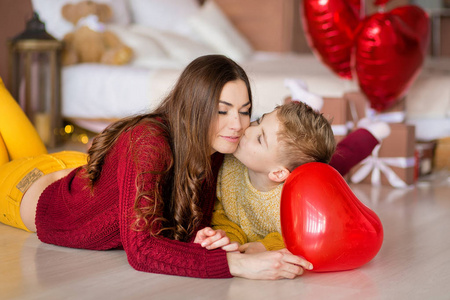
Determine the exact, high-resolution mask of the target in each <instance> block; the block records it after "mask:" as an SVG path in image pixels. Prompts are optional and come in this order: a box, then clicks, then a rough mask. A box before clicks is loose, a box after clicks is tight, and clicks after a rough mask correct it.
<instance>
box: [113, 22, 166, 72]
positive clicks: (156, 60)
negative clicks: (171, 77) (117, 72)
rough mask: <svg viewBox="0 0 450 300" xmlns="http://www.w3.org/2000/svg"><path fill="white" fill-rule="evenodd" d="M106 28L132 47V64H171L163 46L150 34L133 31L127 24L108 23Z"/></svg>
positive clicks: (146, 65)
mask: <svg viewBox="0 0 450 300" xmlns="http://www.w3.org/2000/svg"><path fill="white" fill-rule="evenodd" d="M106 29H107V30H109V31H111V32H113V33H115V34H116V35H117V37H118V38H119V39H120V40H121V41H122V42H123V43H124V44H126V45H127V46H128V47H130V48H131V49H133V52H134V53H133V54H134V55H133V60H132V62H131V64H132V65H137V66H145V67H159V66H165V65H173V63H172V64H171V63H170V61H171V60H173V59H171V58H170V57H169V54H168V53H166V51H165V50H164V48H163V47H162V46H161V45H160V44H159V43H158V42H157V41H156V40H155V39H153V38H151V37H150V36H146V35H143V34H139V33H136V32H133V31H132V30H131V29H130V27H129V26H124V25H108V26H106Z"/></svg>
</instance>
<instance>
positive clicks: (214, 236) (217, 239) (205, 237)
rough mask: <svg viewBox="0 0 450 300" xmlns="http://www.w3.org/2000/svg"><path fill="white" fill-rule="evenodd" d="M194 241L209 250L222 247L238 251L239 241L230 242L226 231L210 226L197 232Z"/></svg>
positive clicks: (226, 249) (229, 250)
mask: <svg viewBox="0 0 450 300" xmlns="http://www.w3.org/2000/svg"><path fill="white" fill-rule="evenodd" d="M194 243H196V244H200V245H201V246H202V247H203V248H206V249H208V250H212V249H217V248H222V249H223V250H225V251H228V252H231V251H237V250H238V248H239V243H236V242H232V243H231V242H230V239H229V238H228V237H227V235H226V233H225V231H223V230H220V229H219V230H214V229H212V228H210V227H205V228H203V229H201V230H199V231H198V232H197V235H196V236H195V240H194Z"/></svg>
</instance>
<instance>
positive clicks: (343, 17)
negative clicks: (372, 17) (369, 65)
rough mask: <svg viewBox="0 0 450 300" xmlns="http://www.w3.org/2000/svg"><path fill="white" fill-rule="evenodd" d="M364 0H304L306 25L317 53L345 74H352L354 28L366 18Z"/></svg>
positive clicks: (343, 76)
mask: <svg viewBox="0 0 450 300" xmlns="http://www.w3.org/2000/svg"><path fill="white" fill-rule="evenodd" d="M362 8H363V5H362V1H361V0H304V1H303V9H302V15H303V18H302V20H303V28H304V31H305V35H306V40H307V41H308V44H309V46H310V47H311V49H312V50H313V52H314V53H315V55H316V56H317V57H318V58H319V59H320V60H321V61H322V62H323V63H324V64H325V65H326V66H328V67H329V68H331V70H332V71H333V72H335V73H336V74H337V75H339V76H340V77H342V78H346V79H350V78H352V73H351V69H350V57H351V51H352V47H353V39H354V32H355V30H356V28H357V26H358V24H359V23H360V21H361V20H362V19H363V13H362V11H363V9H362Z"/></svg>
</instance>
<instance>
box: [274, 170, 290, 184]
mask: <svg viewBox="0 0 450 300" xmlns="http://www.w3.org/2000/svg"><path fill="white" fill-rule="evenodd" d="M289 174H291V172H290V171H289V170H288V169H286V168H285V167H278V168H277V169H275V170H273V171H270V173H269V179H270V180H272V181H275V182H279V183H282V182H284V181H285V180H286V179H287V178H288V176H289Z"/></svg>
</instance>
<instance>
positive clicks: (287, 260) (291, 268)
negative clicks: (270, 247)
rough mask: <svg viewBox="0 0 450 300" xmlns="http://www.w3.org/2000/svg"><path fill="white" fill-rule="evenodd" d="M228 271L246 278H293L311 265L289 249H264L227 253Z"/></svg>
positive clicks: (310, 267) (309, 268) (310, 268)
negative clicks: (262, 250)
mask: <svg viewBox="0 0 450 300" xmlns="http://www.w3.org/2000/svg"><path fill="white" fill-rule="evenodd" d="M227 259H228V265H229V267H230V273H231V274H232V275H233V276H239V277H244V278H248V279H282V278H289V279H293V278H295V277H297V276H300V275H302V274H303V271H304V269H306V270H312V268H313V266H312V264H311V263H310V262H308V261H306V260H305V259H304V258H301V257H299V256H296V255H293V254H292V253H291V252H289V250H287V249H282V250H278V251H266V252H260V253H255V254H242V253H227Z"/></svg>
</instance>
